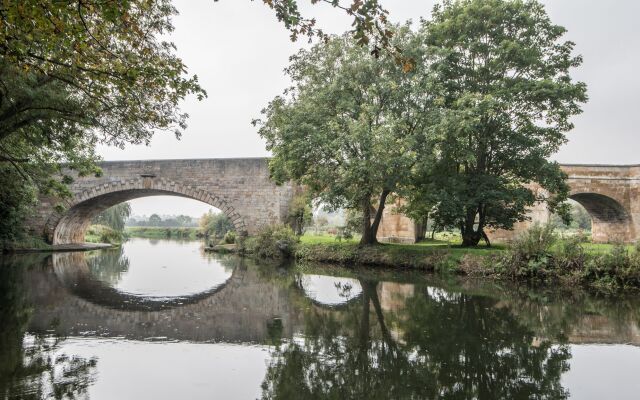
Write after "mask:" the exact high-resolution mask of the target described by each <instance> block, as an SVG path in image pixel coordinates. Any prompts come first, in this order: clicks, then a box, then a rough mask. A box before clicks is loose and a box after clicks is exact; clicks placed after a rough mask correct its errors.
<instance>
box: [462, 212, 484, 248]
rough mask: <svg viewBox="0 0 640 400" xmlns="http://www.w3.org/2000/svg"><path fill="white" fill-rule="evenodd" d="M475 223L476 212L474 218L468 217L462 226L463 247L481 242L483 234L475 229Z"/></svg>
mask: <svg viewBox="0 0 640 400" xmlns="http://www.w3.org/2000/svg"><path fill="white" fill-rule="evenodd" d="M473 225H475V214H474V215H473V218H467V219H466V221H465V222H464V223H463V224H462V226H461V227H460V233H461V235H462V247H475V246H477V245H478V243H480V239H482V234H481V233H480V232H478V231H476V230H474V229H473Z"/></svg>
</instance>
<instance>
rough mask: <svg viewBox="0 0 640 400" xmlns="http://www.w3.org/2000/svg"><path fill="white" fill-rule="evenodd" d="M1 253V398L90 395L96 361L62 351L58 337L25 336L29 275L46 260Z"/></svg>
mask: <svg viewBox="0 0 640 400" xmlns="http://www.w3.org/2000/svg"><path fill="white" fill-rule="evenodd" d="M16 260H17V262H13V260H8V259H5V258H1V257H0V327H1V329H0V398H11V399H13V398H16V399H42V398H55V399H62V398H71V399H73V398H76V396H78V395H82V394H84V393H86V390H87V388H88V387H89V385H90V384H91V382H92V381H93V379H94V375H95V365H96V360H95V359H91V360H85V359H83V358H80V357H73V356H72V357H69V356H66V355H64V354H61V353H60V352H59V341H60V339H56V338H53V337H51V336H49V337H45V336H41V335H29V336H27V335H26V334H25V332H26V329H27V325H28V323H29V319H30V317H31V313H32V308H31V305H30V304H29V302H28V301H27V298H28V291H27V290H28V287H27V285H26V284H25V274H27V273H28V272H29V271H28V270H29V268H31V267H33V266H34V263H35V265H36V266H39V265H40V264H41V263H42V262H43V260H42V259H39V260H35V259H34V258H30V257H20V258H18V259H16Z"/></svg>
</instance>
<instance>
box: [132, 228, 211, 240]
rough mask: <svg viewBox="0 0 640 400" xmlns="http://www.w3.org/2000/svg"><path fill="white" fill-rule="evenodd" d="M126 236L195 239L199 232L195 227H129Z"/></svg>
mask: <svg viewBox="0 0 640 400" xmlns="http://www.w3.org/2000/svg"><path fill="white" fill-rule="evenodd" d="M125 232H126V234H127V236H129V237H140V238H150V239H163V238H175V239H195V238H197V237H198V235H199V232H198V230H197V228H193V227H182V228H180V227H157V226H149V227H146V226H136V227H127V229H126V231H125Z"/></svg>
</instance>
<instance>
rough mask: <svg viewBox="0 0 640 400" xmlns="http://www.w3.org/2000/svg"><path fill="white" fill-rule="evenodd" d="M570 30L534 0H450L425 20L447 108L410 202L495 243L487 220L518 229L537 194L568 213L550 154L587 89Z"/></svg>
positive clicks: (466, 235)
mask: <svg viewBox="0 0 640 400" xmlns="http://www.w3.org/2000/svg"><path fill="white" fill-rule="evenodd" d="M565 32H566V30H565V28H563V27H561V26H558V25H554V24H553V23H552V22H551V20H550V19H549V17H548V15H547V13H546V11H545V9H544V6H543V5H542V4H540V3H539V2H538V1H536V0H531V1H522V0H513V1H512V0H459V1H454V0H445V1H444V2H443V5H442V6H437V7H435V9H434V12H433V15H432V19H431V20H429V21H423V22H422V28H421V36H422V38H423V41H424V45H425V46H427V47H428V53H429V54H430V55H431V57H430V59H429V68H430V71H431V72H432V75H433V79H434V80H435V82H436V85H434V86H435V87H437V90H438V94H439V96H438V104H440V105H441V111H442V113H441V115H440V116H439V118H438V122H437V124H435V127H434V134H433V135H432V136H431V137H430V139H431V140H432V141H433V147H434V149H435V154H437V159H436V160H435V161H434V160H431V159H426V161H427V162H426V163H424V165H420V166H419V168H418V170H419V172H418V173H417V174H416V177H417V178H416V180H415V188H414V189H413V190H412V191H409V195H408V196H407V197H408V198H409V200H410V207H409V208H415V209H422V210H430V209H431V206H433V207H434V211H433V213H432V214H431V217H432V218H434V219H435V220H436V223H437V225H439V226H443V227H452V226H453V227H456V228H458V229H460V231H461V232H462V236H463V243H464V245H468V246H470V245H476V244H478V242H479V241H480V240H481V239H482V238H484V239H486V240H487V242H488V238H487V236H486V235H485V233H484V229H485V228H486V227H492V228H504V229H509V228H511V227H512V226H513V224H514V223H515V222H517V221H522V220H524V219H525V218H526V217H525V211H526V209H527V208H528V207H530V206H532V205H533V204H534V203H535V202H537V201H546V202H547V204H548V207H549V208H550V209H551V210H552V211H557V212H559V213H561V214H563V215H565V216H566V214H567V208H568V206H567V205H566V204H564V203H563V201H564V200H565V199H566V197H567V193H568V186H567V184H566V183H565V180H564V179H565V176H564V174H563V173H562V172H561V170H560V168H559V165H558V164H557V163H555V162H551V161H548V158H549V156H551V155H552V154H553V153H555V152H556V151H557V150H558V149H559V147H560V146H561V145H562V144H564V143H565V142H566V140H567V139H566V137H565V133H566V132H567V131H569V130H570V129H572V127H573V124H572V123H571V122H570V117H571V116H573V115H576V114H578V113H580V112H581V108H580V103H583V102H585V101H586V100H587V95H586V86H585V84H584V83H581V82H578V83H576V82H574V81H573V80H572V79H571V76H570V70H571V68H574V67H577V66H579V65H580V64H581V63H582V58H581V57H580V56H574V55H572V52H573V49H574V43H572V42H570V41H563V39H562V37H563V35H564V33H565ZM531 182H536V183H538V184H539V185H541V187H542V188H543V189H545V190H532V188H529V187H527V186H526V185H528V184H530V183H531ZM547 192H550V193H552V194H553V195H552V196H547V194H546V193H547ZM425 202H426V203H428V204H427V205H428V206H427V207H425ZM423 217H426V215H423Z"/></svg>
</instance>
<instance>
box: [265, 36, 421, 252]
mask: <svg viewBox="0 0 640 400" xmlns="http://www.w3.org/2000/svg"><path fill="white" fill-rule="evenodd" d="M396 33H397V34H396V35H395V36H394V38H393V40H394V44H397V45H398V46H402V47H403V48H404V49H405V50H406V51H407V53H406V54H408V55H411V56H412V57H413V58H415V59H421V58H422V57H423V55H422V53H421V50H422V47H421V46H417V45H416V43H415V40H416V38H415V36H414V35H413V33H412V32H411V30H410V29H409V28H408V27H400V28H398V29H397V32H396ZM286 72H287V74H288V75H289V76H290V77H291V79H292V80H293V82H294V86H293V87H292V88H290V89H288V90H286V91H285V93H284V95H283V96H279V97H276V98H275V99H274V100H273V101H271V102H270V103H269V105H268V107H267V108H266V109H264V110H263V114H264V117H265V119H264V120H256V121H254V123H255V124H256V125H258V126H259V127H260V129H259V134H260V136H261V137H263V138H264V139H265V140H266V142H267V149H268V150H270V151H271V152H272V154H273V158H272V159H271V161H270V168H271V173H272V176H273V177H274V178H275V179H276V181H278V182H282V181H286V180H289V179H293V180H295V181H297V182H299V183H301V184H303V185H304V186H305V187H306V188H307V189H308V190H309V195H310V196H311V197H312V198H314V199H318V201H319V202H320V203H321V204H323V205H325V206H326V207H327V208H329V209H333V210H335V209H338V208H346V209H358V210H360V211H361V212H362V220H361V228H360V231H361V232H362V243H363V244H370V243H375V242H376V232H377V229H378V225H379V223H380V219H381V217H382V211H383V209H384V206H385V202H386V199H387V196H388V195H389V194H391V193H392V192H394V191H396V190H398V189H399V188H401V187H402V185H403V184H404V183H405V182H406V181H407V179H408V175H409V173H408V172H409V171H411V168H412V166H413V165H414V164H415V163H416V161H417V159H418V158H419V152H418V151H419V150H420V149H421V147H420V144H421V143H423V142H424V133H425V130H426V127H427V122H428V121H429V116H430V113H429V110H430V108H429V106H430V101H431V97H430V95H429V90H428V82H427V81H426V80H427V79H426V75H425V74H424V73H419V71H418V69H417V68H415V69H413V70H412V71H409V72H408V71H404V70H403V69H402V68H401V67H400V66H398V65H397V64H396V63H395V62H394V60H393V58H392V57H389V56H386V55H381V56H380V58H378V59H375V58H374V57H371V56H370V55H369V54H368V52H367V50H366V49H363V48H362V47H361V46H360V45H359V44H357V43H356V41H354V40H353V39H352V38H351V37H350V36H348V35H345V36H341V37H333V38H331V39H329V40H327V41H326V42H325V43H321V44H317V45H315V46H314V47H313V48H311V49H310V50H301V51H300V52H298V53H297V54H296V55H294V56H293V57H291V64H290V65H289V67H288V68H287V69H286ZM374 203H375V204H374ZM374 206H375V208H374Z"/></svg>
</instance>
